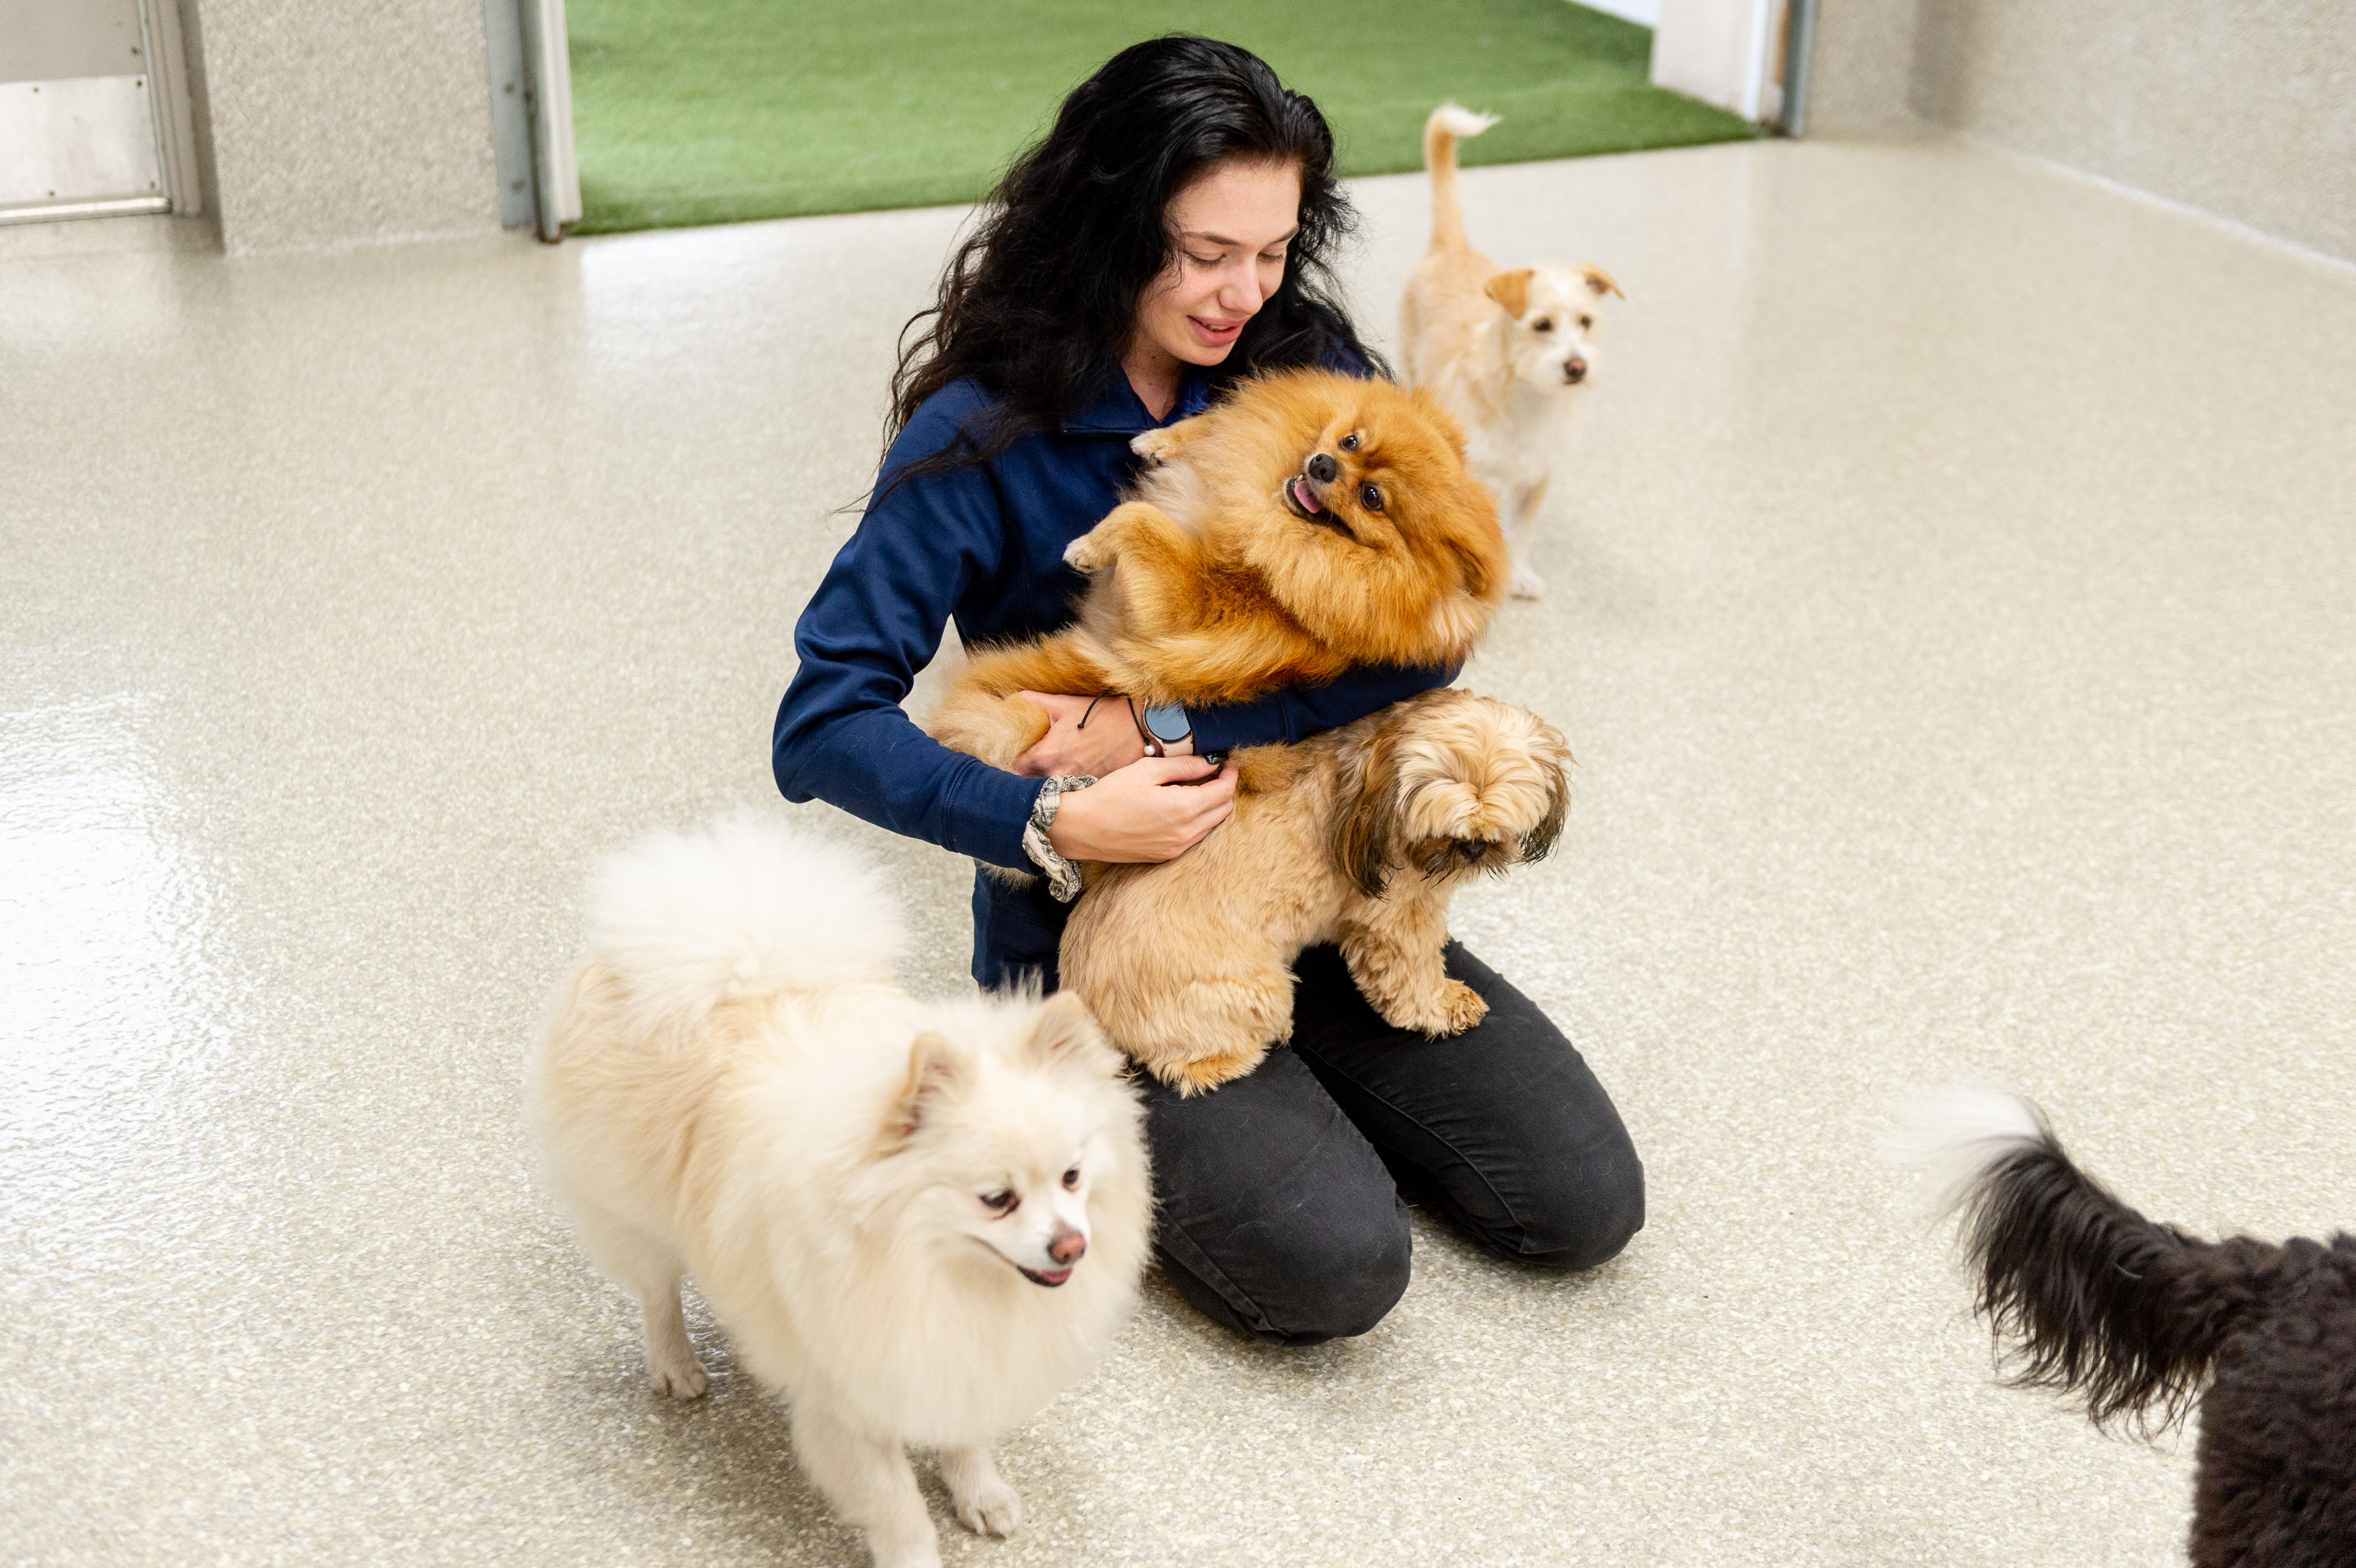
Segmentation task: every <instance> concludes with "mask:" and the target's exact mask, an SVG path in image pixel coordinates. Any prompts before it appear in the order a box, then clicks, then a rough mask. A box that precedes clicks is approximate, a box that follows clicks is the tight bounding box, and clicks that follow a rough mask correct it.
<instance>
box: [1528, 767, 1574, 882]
mask: <svg viewBox="0 0 2356 1568" xmlns="http://www.w3.org/2000/svg"><path fill="white" fill-rule="evenodd" d="M1546 768H1547V809H1546V815H1545V816H1543V817H1540V818H1539V819H1538V822H1537V826H1536V827H1534V828H1532V829H1531V830H1530V831H1529V832H1526V833H1524V834H1523V835H1522V844H1521V853H1522V864H1523V865H1529V864H1530V863H1531V862H1532V861H1537V860H1544V859H1545V858H1546V857H1547V852H1548V851H1550V850H1552V849H1553V848H1554V841H1555V840H1556V839H1558V838H1559V837H1561V836H1562V823H1563V819H1564V818H1565V817H1568V816H1569V814H1570V774H1569V769H1567V768H1564V767H1563V765H1562V764H1561V763H1560V762H1558V761H1557V760H1556V759H1555V758H1553V757H1547V759H1546Z"/></svg>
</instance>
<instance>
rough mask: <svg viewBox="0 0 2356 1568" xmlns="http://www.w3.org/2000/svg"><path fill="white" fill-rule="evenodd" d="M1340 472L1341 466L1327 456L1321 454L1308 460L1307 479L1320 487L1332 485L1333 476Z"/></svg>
mask: <svg viewBox="0 0 2356 1568" xmlns="http://www.w3.org/2000/svg"><path fill="white" fill-rule="evenodd" d="M1341 471H1342V465H1341V464H1339V463H1336V462H1335V461H1333V458H1331V457H1329V456H1326V455H1325V454H1324V453H1323V452H1320V453H1318V454H1317V456H1314V457H1312V458H1310V459H1309V477H1310V478H1312V479H1314V480H1316V481H1317V482H1318V483H1319V484H1321V485H1330V484H1332V483H1333V476H1334V475H1336V474H1338V473H1340V472H1341Z"/></svg>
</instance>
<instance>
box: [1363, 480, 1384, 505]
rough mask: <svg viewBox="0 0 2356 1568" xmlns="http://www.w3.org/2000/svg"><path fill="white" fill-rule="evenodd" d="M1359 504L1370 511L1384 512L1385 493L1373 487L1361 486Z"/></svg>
mask: <svg viewBox="0 0 2356 1568" xmlns="http://www.w3.org/2000/svg"><path fill="white" fill-rule="evenodd" d="M1358 504H1359V505H1360V506H1362V507H1365V509H1366V510H1368V511H1380V510H1383V492H1382V491H1381V490H1379V489H1376V488H1375V487H1374V486H1372V485H1360V486H1359V487H1358Z"/></svg>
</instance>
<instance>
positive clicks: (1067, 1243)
mask: <svg viewBox="0 0 2356 1568" xmlns="http://www.w3.org/2000/svg"><path fill="white" fill-rule="evenodd" d="M1087 1250H1088V1239H1087V1237H1086V1236H1083V1235H1081V1234H1080V1233H1079V1232H1078V1231H1076V1230H1057V1231H1056V1232H1055V1240H1053V1241H1050V1242H1048V1243H1047V1256H1049V1257H1051V1258H1053V1259H1055V1262H1058V1263H1061V1264H1063V1265H1064V1266H1065V1267H1066V1268H1069V1267H1070V1266H1071V1265H1072V1264H1074V1263H1076V1262H1079V1261H1080V1254H1081V1253H1083V1252H1085V1251H1087Z"/></svg>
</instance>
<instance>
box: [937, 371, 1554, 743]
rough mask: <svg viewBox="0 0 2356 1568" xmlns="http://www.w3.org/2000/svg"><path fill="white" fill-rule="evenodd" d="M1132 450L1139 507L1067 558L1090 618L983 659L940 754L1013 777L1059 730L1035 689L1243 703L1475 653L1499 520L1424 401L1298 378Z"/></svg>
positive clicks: (1264, 381)
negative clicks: (1022, 760)
mask: <svg viewBox="0 0 2356 1568" xmlns="http://www.w3.org/2000/svg"><path fill="white" fill-rule="evenodd" d="M1132 445H1133V446H1135V448H1136V449H1137V451H1138V452H1139V453H1140V454H1141V455H1142V456H1144V457H1145V458H1146V459H1147V460H1148V467H1146V469H1145V471H1144V472H1143V473H1141V475H1140V476H1139V478H1138V482H1137V487H1136V491H1135V494H1134V498H1133V499H1130V500H1129V501H1127V502H1124V503H1123V504H1122V505H1120V506H1119V507H1117V508H1115V509H1114V510H1113V511H1112V512H1111V513H1110V514H1109V515H1108V516H1107V517H1106V518H1105V520H1104V521H1102V522H1100V523H1098V525H1097V526H1096V527H1095V528H1094V529H1092V530H1090V531H1089V532H1087V533H1085V534H1083V535H1081V536H1080V537H1079V538H1078V539H1076V540H1075V541H1073V542H1072V545H1071V547H1070V549H1068V550H1067V551H1066V552H1065V554H1064V559H1065V560H1066V561H1067V562H1069V563H1070V564H1072V565H1074V566H1075V567H1077V568H1078V569H1079V570H1080V571H1082V572H1085V573H1087V574H1089V575H1090V577H1091V581H1090V582H1089V584H1088V588H1087V594H1086V596H1084V597H1083V599H1082V601H1081V606H1080V614H1079V618H1078V619H1077V620H1076V621H1075V622H1074V623H1073V624H1072V625H1070V626H1068V627H1066V628H1064V629H1062V630H1060V631H1057V632H1055V633H1053V634H1051V635H1049V636H1047V637H1044V638H1040V639H1035V640H1033V641H1031V642H1026V643H1018V644H1013V645H1011V646H1002V647H998V648H988V649H979V650H973V653H972V656H971V658H970V659H969V661H968V663H967V665H966V667H965V668H964V670H962V671H959V673H958V677H957V679H956V681H955V682H954V683H953V684H952V685H951V687H950V689H949V690H948V693H947V694H946V695H945V696H944V697H943V698H942V700H941V702H940V703H939V704H938V705H937V707H936V708H935V709H934V711H933V713H932V715H931V717H930V719H929V720H928V721H927V722H926V729H927V730H928V731H929V732H930V733H931V734H932V736H934V737H935V738H936V739H937V740H939V741H941V742H942V743H943V744H944V745H946V746H950V747H952V748H954V749H956V750H958V751H962V752H965V753H967V754H969V756H973V757H980V758H981V759H982V760H983V761H985V762H988V763H990V764H991V765H992V766H993V767H998V768H1011V767H1012V766H1013V764H1014V761H1015V759H1016V758H1017V757H1021V756H1022V755H1023V752H1025V751H1027V750H1029V749H1030V748H1031V746H1033V745H1034V744H1036V743H1037V742H1038V740H1039V739H1040V737H1041V736H1044V735H1045V734H1046V733H1047V723H1048V721H1047V714H1046V713H1045V712H1044V710H1042V709H1041V708H1040V707H1039V706H1038V705H1037V704H1036V703H1032V702H1029V701H1027V700H1025V699H1024V698H1023V697H1022V696H1021V695H1020V693H1023V692H1024V691H1033V692H1060V693H1076V694H1077V693H1098V692H1119V693H1124V694H1126V695H1128V696H1130V697H1133V698H1135V699H1137V700H1138V701H1139V702H1140V703H1186V704H1190V705H1193V704H1203V703H1233V702H1240V701H1244V700H1247V699H1248V698H1251V697H1255V696H1258V695H1260V694H1262V693H1267V692H1269V691H1272V690H1274V689H1276V688H1277V687H1280V686H1287V685H1294V684H1300V683H1314V682H1323V681H1330V680H1332V679H1333V677H1335V676H1336V675H1339V674H1341V673H1342V672H1343V671H1345V670H1348V669H1351V668H1353V667H1355V666H1357V665H1361V664H1410V665H1412V664H1441V663H1449V662H1453V661H1457V660H1462V659H1463V658H1464V657H1465V656H1466V654H1468V653H1469V652H1471V650H1472V645H1473V643H1474V642H1475V641H1476V640H1478V639H1479V638H1480V636H1481V633H1482V632H1483V630H1484V629H1486V628H1487V627H1488V624H1489V618H1490V617H1491V616H1492V615H1493V614H1494V613H1495V611H1496V609H1497V607H1498V606H1499V604H1500V603H1502V602H1503V600H1504V598H1505V590H1506V586H1507V584H1508V580H1509V575H1510V564H1509V562H1508V559H1507V555H1506V551H1505V536H1504V535H1503V534H1502V533H1500V532H1498V529H1497V518H1496V509H1495V507H1494V504H1493V503H1492V502H1491V500H1490V499H1489V494H1488V491H1487V490H1486V489H1483V487H1482V486H1481V484H1480V483H1478V482H1477V481H1476V480H1474V479H1473V478H1472V475H1471V474H1470V473H1469V472H1468V471H1467V469H1466V468H1465V466H1464V437H1463V435H1462V432H1461V431H1460V430H1459V429H1458V428H1457V426H1456V422H1455V421H1454V420H1453V419H1452V418H1451V416H1450V415H1449V414H1448V413H1447V412H1446V411H1445V410H1444V409H1443V408H1442V407H1441V406H1440V403H1438V402H1437V401H1435V400H1434V399H1433V398H1432V396H1431V395H1430V394H1429V393H1427V392H1406V391H1403V390H1401V389H1400V388H1398V387H1396V386H1393V385H1391V384H1390V383H1389V382H1387V381H1369V380H1365V379H1363V378H1360V377H1356V376H1346V375H1341V374H1337V373H1335V372H1333V371H1284V372H1280V373H1279V374H1275V375H1269V376H1265V377H1261V378H1259V379H1258V380H1255V381H1248V382H1246V383H1244V384H1243V385H1242V386H1240V387H1238V388H1237V389H1236V391H1235V392H1233V393H1232V394H1231V395H1230V396H1229V397H1228V398H1227V399H1226V401H1225V402H1224V403H1220V404H1219V405H1218V406H1217V407H1215V408H1214V409H1212V410H1211V411H1210V412H1209V413H1203V414H1198V415H1196V416H1195V417H1194V418H1192V419H1186V420H1181V421H1180V422H1179V423H1178V424H1173V425H1169V426H1167V427H1165V428H1163V429H1160V430H1150V431H1148V432H1146V433H1145V434H1144V435H1141V436H1139V437H1138V438H1137V440H1136V441H1135V442H1134V443H1132Z"/></svg>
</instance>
